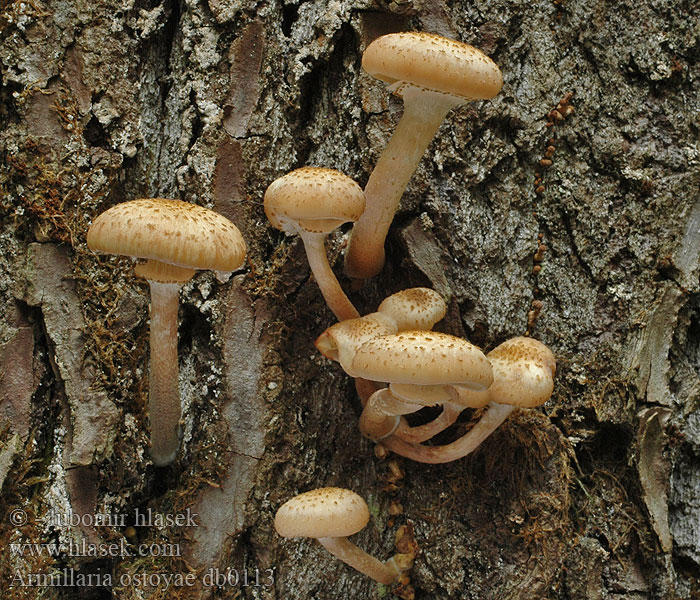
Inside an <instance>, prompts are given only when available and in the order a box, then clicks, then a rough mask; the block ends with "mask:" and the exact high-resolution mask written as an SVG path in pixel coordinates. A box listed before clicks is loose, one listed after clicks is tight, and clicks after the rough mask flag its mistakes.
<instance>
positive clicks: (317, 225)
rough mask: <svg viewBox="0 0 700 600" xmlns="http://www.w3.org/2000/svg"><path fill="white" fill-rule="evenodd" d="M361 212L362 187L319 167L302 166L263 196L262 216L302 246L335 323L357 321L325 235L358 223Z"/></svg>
mask: <svg viewBox="0 0 700 600" xmlns="http://www.w3.org/2000/svg"><path fill="white" fill-rule="evenodd" d="M364 209H365V196H364V193H363V192H362V189H361V188H360V186H359V185H357V184H356V183H355V182H354V181H353V180H352V179H350V178H349V177H347V176H346V175H343V174H342V173H339V172H338V171H334V170H333V169H322V168H318V167H303V168H301V169H297V170H296V171H292V172H291V173H287V174H286V175H284V176H282V177H280V178H279V179H276V180H275V181H273V182H272V183H271V184H270V186H269V187H268V188H267V191H266V192H265V214H266V215H267V218H268V219H269V221H270V223H271V224H272V225H273V227H275V228H277V229H280V230H282V231H284V232H285V233H287V234H290V235H293V234H297V235H299V237H301V240H302V242H304V248H305V250H306V256H307V258H308V260H309V266H310V267H311V272H312V273H313V274H314V277H315V278H316V283H317V284H318V287H319V288H320V290H321V294H323V297H324V298H325V300H326V303H327V304H328V307H329V308H330V309H331V310H332V311H333V314H335V316H336V317H337V318H338V320H339V321H343V320H345V319H353V318H356V317H359V316H360V314H359V313H358V312H357V310H356V309H355V307H354V306H353V305H352V303H351V302H350V300H348V297H347V296H346V295H345V292H343V290H342V288H341V287H340V284H339V283H338V280H337V279H336V277H335V275H334V274H333V270H332V269H331V267H330V265H329V264H328V257H327V255H326V249H325V247H324V243H323V242H324V239H325V237H326V234H328V233H330V232H331V231H333V230H334V229H335V228H336V227H339V226H340V225H342V224H343V223H347V222H349V221H356V220H357V219H358V217H359V216H360V215H361V214H362V211H363V210H364Z"/></svg>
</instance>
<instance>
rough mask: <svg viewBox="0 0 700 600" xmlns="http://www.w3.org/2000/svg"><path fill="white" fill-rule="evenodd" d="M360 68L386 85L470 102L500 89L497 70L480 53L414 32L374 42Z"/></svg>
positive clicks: (393, 35)
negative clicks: (416, 88)
mask: <svg viewBox="0 0 700 600" xmlns="http://www.w3.org/2000/svg"><path fill="white" fill-rule="evenodd" d="M362 68H363V69H364V70H365V71H367V72H368V73H369V74H370V75H373V76H374V77H376V78H378V79H381V80H383V81H387V82H389V83H393V82H395V81H403V82H407V83H411V84H414V85H417V86H420V87H423V88H426V89H429V90H435V91H438V92H443V93H447V94H452V95H454V96H458V97H460V98H466V99H469V100H477V99H486V98H493V97H494V96H495V95H496V94H498V92H499V91H500V89H501V87H502V85H503V77H502V75H501V71H500V69H499V68H498V67H497V66H496V64H495V63H494V62H493V61H492V60H491V59H490V58H489V57H488V56H486V55H485V54H484V53H483V52H481V50H478V49H477V48H474V47H473V46H470V45H469V44H465V43H463V42H458V41H457V40H451V39H449V38H445V37H442V36H439V35H435V34H432V33H424V32H417V31H409V32H403V33H391V34H388V35H383V36H382V37H380V38H378V39H376V40H375V41H374V42H372V43H371V44H370V45H369V46H368V47H367V49H366V50H365V52H364V54H363V55H362Z"/></svg>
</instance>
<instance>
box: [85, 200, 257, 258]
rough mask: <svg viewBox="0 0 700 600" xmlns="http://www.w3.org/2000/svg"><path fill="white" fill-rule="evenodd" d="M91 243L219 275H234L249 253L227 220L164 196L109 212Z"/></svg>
mask: <svg viewBox="0 0 700 600" xmlns="http://www.w3.org/2000/svg"><path fill="white" fill-rule="evenodd" d="M87 242H88V247H89V248H90V249H91V250H97V251H100V252H108V253H110V254H122V255H126V256H134V257H137V258H152V259H155V260H159V261H161V262H164V263H169V264H172V265H177V266H179V267H186V268H191V269H212V270H216V271H235V270H236V269H237V268H238V267H240V266H241V264H242V263H243V259H244V258H245V252H246V245H245V241H244V240H243V236H241V232H240V231H238V228H237V227H236V226H235V225H234V224H233V223H231V221H229V220H228V219H226V218H225V217H223V216H221V215H220V214H218V213H215V212H214V211H212V210H209V209H207V208H204V207H202V206H198V205H196V204H190V203H189V202H182V201H180V200H165V199H163V198H151V199H142V200H131V201H129V202H123V203H121V204H117V205H116V206H113V207H112V208H110V209H108V210H106V211H105V212H103V213H102V214H101V215H100V216H99V217H97V219H95V222H94V223H93V224H92V225H91V226H90V229H89V230H88V235H87Z"/></svg>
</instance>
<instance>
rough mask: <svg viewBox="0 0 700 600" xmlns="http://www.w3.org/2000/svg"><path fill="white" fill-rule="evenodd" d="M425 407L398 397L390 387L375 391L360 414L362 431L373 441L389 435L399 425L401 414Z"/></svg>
mask: <svg viewBox="0 0 700 600" xmlns="http://www.w3.org/2000/svg"><path fill="white" fill-rule="evenodd" d="M421 408H423V407H422V406H421V405H419V404H408V403H406V402H403V401H401V400H399V399H398V398H396V397H395V396H394V395H393V394H392V393H391V391H390V390H389V388H382V389H380V390H377V391H376V392H374V393H373V394H372V395H371V396H370V397H369V400H367V404H365V407H364V409H363V411H362V414H361V415H360V423H359V425H360V433H362V435H364V436H365V437H366V438H369V439H370V440H373V441H375V442H376V441H379V440H382V439H384V438H386V437H389V436H390V435H391V434H392V433H394V431H395V430H396V428H397V427H398V426H399V422H400V418H399V415H403V414H408V413H413V412H416V411H418V410H420V409H421Z"/></svg>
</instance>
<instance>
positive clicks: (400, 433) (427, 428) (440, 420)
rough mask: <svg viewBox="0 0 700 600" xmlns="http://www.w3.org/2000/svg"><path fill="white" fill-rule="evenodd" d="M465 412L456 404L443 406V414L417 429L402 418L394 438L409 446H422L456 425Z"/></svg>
mask: <svg viewBox="0 0 700 600" xmlns="http://www.w3.org/2000/svg"><path fill="white" fill-rule="evenodd" d="M463 410H464V408H463V407H461V406H458V405H456V404H450V403H448V404H443V405H442V412H441V413H440V414H439V415H438V416H437V417H435V418H434V419H433V420H432V421H430V422H429V423H426V424H425V425H418V426H417V427H411V426H410V425H409V424H408V422H407V421H406V419H404V418H401V420H400V422H399V426H398V427H397V428H396V431H394V436H395V437H397V438H399V439H400V440H403V441H404V442H408V443H409V444H420V443H421V442H425V441H427V440H429V439H430V438H432V437H434V436H436V435H437V434H438V433H441V432H443V431H445V429H447V428H448V427H449V426H450V425H454V423H455V421H457V418H458V417H459V415H460V414H461V413H462V411H463Z"/></svg>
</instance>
